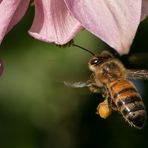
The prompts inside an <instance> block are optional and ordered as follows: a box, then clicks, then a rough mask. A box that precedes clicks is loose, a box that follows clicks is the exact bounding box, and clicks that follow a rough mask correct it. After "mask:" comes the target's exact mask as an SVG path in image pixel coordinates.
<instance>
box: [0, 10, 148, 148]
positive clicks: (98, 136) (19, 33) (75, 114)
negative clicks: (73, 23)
mask: <svg viewBox="0 0 148 148" xmlns="http://www.w3.org/2000/svg"><path fill="white" fill-rule="evenodd" d="M33 11H34V10H33V7H32V8H29V10H28V13H27V14H26V15H25V17H24V18H23V20H22V21H21V22H20V23H19V24H17V26H16V27H15V28H14V29H13V30H12V31H11V32H9V33H8V35H7V36H6V37H5V39H4V41H3V43H2V45H1V46H0V58H1V59H2V60H3V61H4V66H5V70H4V74H3V76H2V77H1V79H0V147H1V148H59V147H60V148H90V147H93V148H101V147H103V148H112V147H113V148H119V147H120V148H125V147H130V148H139V147H142V148H147V147H148V142H147V137H148V122H147V123H146V125H145V127H144V129H142V130H137V129H135V128H131V127H130V126H129V125H128V124H127V123H126V122H125V121H124V119H123V118H122V116H121V115H120V114H119V113H117V112H113V114H112V115H111V116H110V117H109V118H108V119H106V120H104V119H101V118H100V117H99V116H97V115H96V114H95V111H96V107H97V105H98V103H99V102H101V101H102V98H101V96H100V95H96V94H91V93H90V92H89V91H88V89H72V88H68V87H66V86H65V85H64V84H63V81H85V80H87V79H88V78H89V76H90V71H89V70H88V66H87V63H88V60H89V58H90V55H89V54H88V53H87V52H85V51H82V50H80V49H77V48H74V47H67V48H60V47H57V46H55V45H53V44H47V43H43V42H40V41H38V40H34V39H33V38H32V37H30V36H29V35H28V34H27V30H28V29H29V27H30V26H31V23H32V20H33ZM147 41H148V21H144V22H143V23H142V24H141V25H140V27H139V30H138V33H137V35H136V38H135V41H134V43H133V46H132V49H131V55H132V54H133V53H135V52H136V53H138V52H139V54H140V53H142V52H146V51H147V49H148V43H147ZM75 42H76V43H77V44H79V45H81V46H83V47H86V48H89V49H92V51H93V52H97V51H99V50H100V49H101V50H102V49H109V47H108V46H107V45H105V43H103V42H102V41H100V40H99V39H98V38H96V37H94V36H93V35H91V34H90V33H88V32H87V31H85V30H83V31H81V32H80V33H79V34H78V35H77V37H76V38H75ZM126 59H127V58H126ZM144 59H145V60H146V61H145V62H143V63H140V62H139V61H137V67H138V68H139V67H142V66H141V65H142V64H143V65H144V68H148V66H147V65H148V64H147V65H146V63H147V55H146V54H145V58H144ZM124 62H125V64H127V65H128V63H126V62H127V60H125V58H124ZM139 63H140V64H139ZM138 64H139V65H138ZM128 66H129V65H128ZM134 66H135V67H136V64H135V65H134ZM136 84H137V87H138V89H139V90H140V92H141V94H142V97H143V100H144V102H145V105H146V110H147V108H148V100H147V99H148V82H146V81H136Z"/></svg>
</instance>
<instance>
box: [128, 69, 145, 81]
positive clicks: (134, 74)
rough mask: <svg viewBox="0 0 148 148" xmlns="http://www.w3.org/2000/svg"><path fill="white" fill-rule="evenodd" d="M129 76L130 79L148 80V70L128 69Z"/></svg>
mask: <svg viewBox="0 0 148 148" xmlns="http://www.w3.org/2000/svg"><path fill="white" fill-rule="evenodd" d="M127 76H128V78H129V79H144V80H148V70H132V69H127Z"/></svg>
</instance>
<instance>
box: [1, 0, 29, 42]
mask: <svg viewBox="0 0 148 148" xmlns="http://www.w3.org/2000/svg"><path fill="white" fill-rule="evenodd" d="M29 1H30V0H25V1H22V0H1V1H0V18H1V19H0V26H1V27H0V43H1V41H2V40H3V38H4V36H5V34H6V33H7V32H8V31H9V30H10V29H12V27H13V26H14V25H15V24H17V23H18V21H19V20H20V19H21V18H22V16H23V15H24V13H25V11H26V9H27V6H28V4H29Z"/></svg>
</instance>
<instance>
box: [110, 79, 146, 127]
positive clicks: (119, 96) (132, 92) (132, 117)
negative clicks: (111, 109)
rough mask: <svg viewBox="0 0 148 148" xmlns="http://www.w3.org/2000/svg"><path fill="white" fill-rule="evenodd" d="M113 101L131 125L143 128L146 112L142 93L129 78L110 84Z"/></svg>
mask: <svg viewBox="0 0 148 148" xmlns="http://www.w3.org/2000/svg"><path fill="white" fill-rule="evenodd" d="M110 93H111V96H112V101H113V103H114V104H115V106H116V107H117V110H118V111H120V112H121V114H122V115H123V117H124V118H125V119H126V121H128V122H129V124H130V125H132V126H134V127H136V128H139V129H141V128H142V127H143V126H144V122H145V118H146V112H145V107H144V104H143V101H142V99H141V96H140V94H139V93H138V92H137V90H136V88H135V86H134V85H133V84H132V83H131V82H130V81H127V80H120V81H116V82H114V83H111V85H110Z"/></svg>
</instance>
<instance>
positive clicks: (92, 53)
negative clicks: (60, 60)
mask: <svg viewBox="0 0 148 148" xmlns="http://www.w3.org/2000/svg"><path fill="white" fill-rule="evenodd" d="M72 45H73V46H75V47H78V48H81V49H83V50H85V51H87V52H89V53H90V54H92V55H95V54H94V53H93V52H91V51H90V50H88V49H86V48H84V47H81V46H79V45H77V44H74V43H72Z"/></svg>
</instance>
